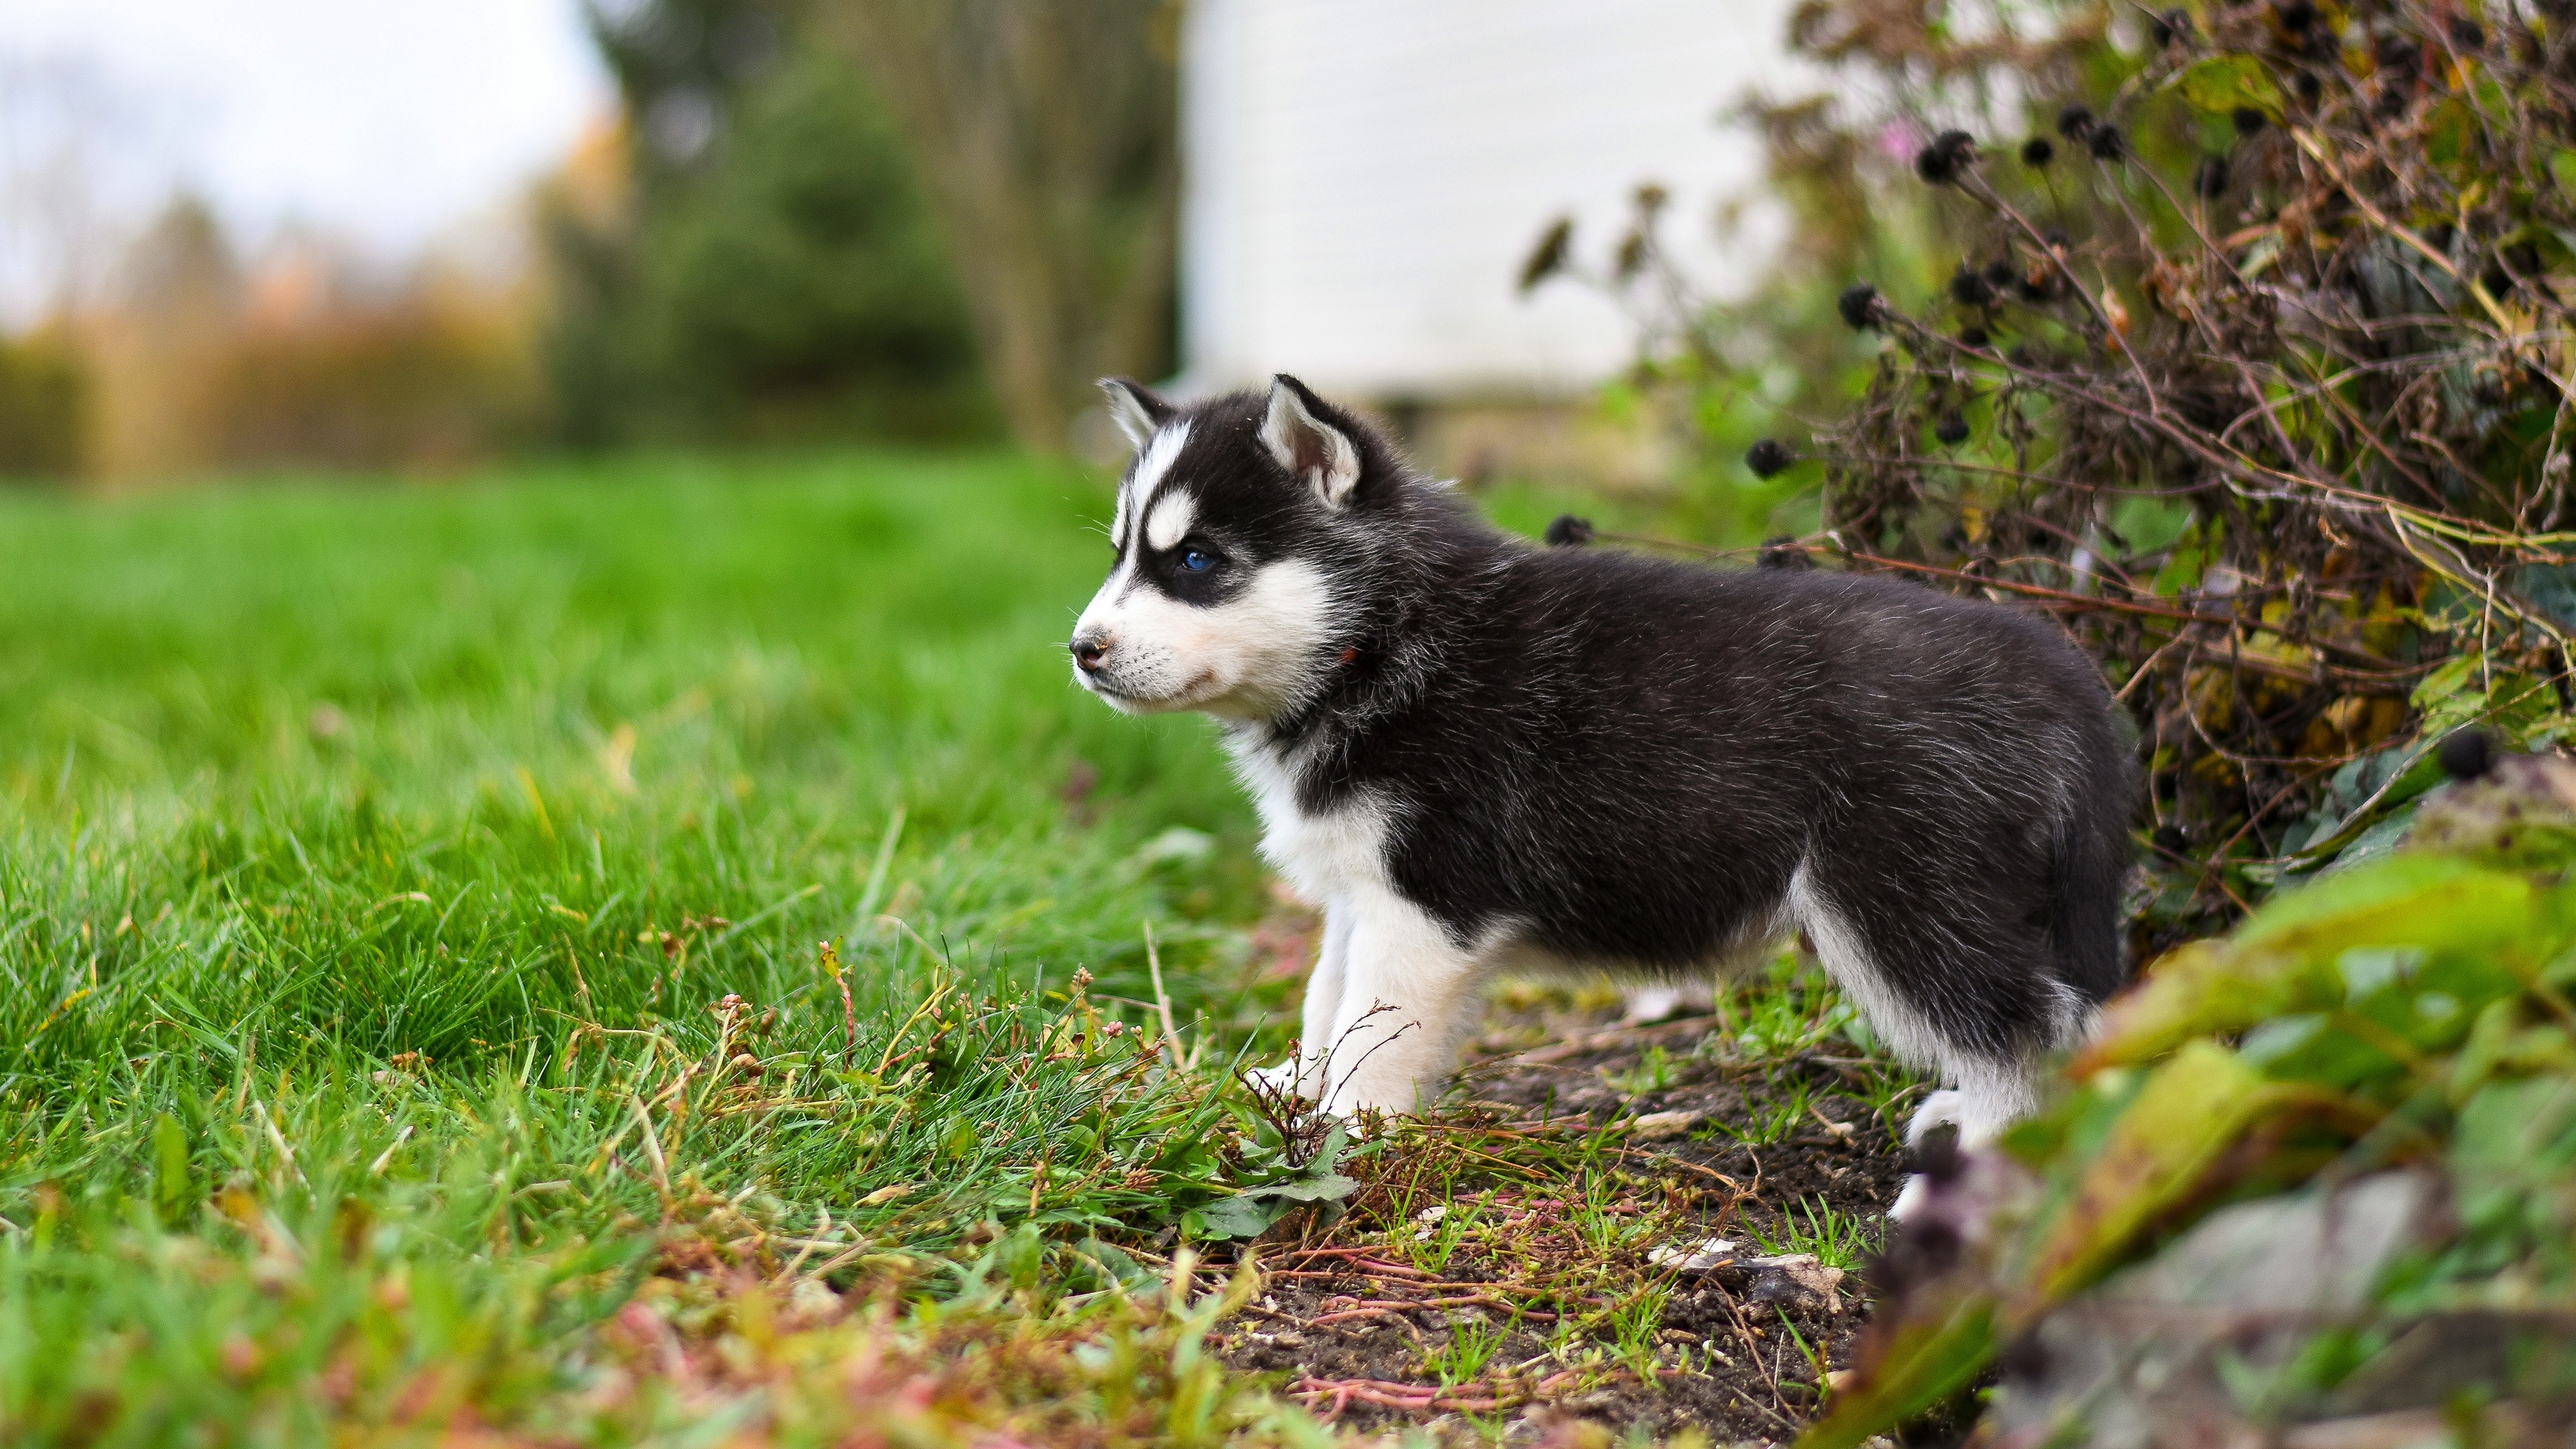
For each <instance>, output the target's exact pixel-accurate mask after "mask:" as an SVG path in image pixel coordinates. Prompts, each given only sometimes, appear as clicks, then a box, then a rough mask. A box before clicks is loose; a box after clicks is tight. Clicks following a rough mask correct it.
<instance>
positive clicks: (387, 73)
mask: <svg viewBox="0 0 2576 1449" xmlns="http://www.w3.org/2000/svg"><path fill="white" fill-rule="evenodd" d="M578 4H579V0H0V65H15V66H18V67H21V70H20V73H21V74H24V69H23V68H24V67H25V66H27V65H29V64H32V63H38V62H64V61H70V62H85V63H87V64H88V65H89V66H90V67H92V68H93V69H94V72H95V74H96V75H97V76H98V77H99V78H100V79H101V81H102V82H103V83H104V85H105V87H106V88H107V89H108V90H109V91H110V92H111V93H112V95H113V97H114V99H115V100H116V101H117V102H118V103H119V104H120V106H121V107H122V108H123V109H124V111H125V112H127V119H128V120H129V121H130V122H131V124H121V125H120V126H119V127H118V128H117V129H118V130H119V132H120V134H119V135H118V136H117V137H116V138H115V145H116V146H117V148H119V149H120V151H122V152H123V153H125V154H121V155H119V156H117V157H116V158H114V164H115V165H117V166H118V167H121V168H124V170H125V171H126V172H127V173H128V175H129V179H130V178H131V176H132V174H133V173H137V172H145V173H149V172H157V173H159V174H160V175H162V176H164V177H170V178H175V179H180V180H184V181H186V182H188V183H190V184H193V185H194V186H196V187H197V188H199V189H200V190H202V191H204V192H205V193H207V194H208V195H209V196H210V197H211V198H212V199H213V200H214V201H215V203H216V204H217V206H218V207H219V209H220V210H221V211H222V212H223V213H224V214H225V216H226V218H227V219H228V220H230V221H232V222H234V223H235V224H237V225H239V226H241V227H243V228H245V229H246V230H249V231H251V232H252V233H253V234H257V233H259V232H262V231H264V230H266V229H267V228H268V227H270V226H272V225H274V224H275V223H277V222H279V221H283V220H288V219H294V220H299V221H304V222H309V223H313V224H317V225H320V226H324V227H327V228H330V229H334V230H339V231H344V232H348V233H351V234H354V235H355V236H356V237H358V238H359V239H361V240H362V241H364V242H365V243H367V244H368V245H369V246H371V247H373V248H376V249H379V250H382V251H386V252H393V253H400V252H407V251H410V250H413V249H416V248H417V247H418V246H419V245H420V244H421V243H423V242H424V241H427V240H429V239H431V238H433V237H435V236H436V235H437V234H438V233H439V232H441V231H442V230H444V229H446V228H448V227H449V226H451V225H453V224H454V223H455V222H457V221H458V220H460V219H462V218H465V217H468V216H470V215H473V214H474V213H476V212H479V211H485V210H487V209H489V208H490V207H491V206H492V205H493V204H494V203H496V202H499V201H501V200H503V199H505V198H506V197H508V196H509V195H510V194H512V193H513V192H514V191H515V190H516V189H517V188H518V187H519V186H520V185H521V184H522V183H523V182H525V181H526V180H527V179H529V178H530V177H532V176H534V175H536V174H537V173H539V172H541V171H542V170H544V169H545V168H546V167H547V166H548V165H549V164H550V163H551V162H553V161H554V160H556V159H557V158H559V157H560V156H561V155H562V154H563V153H564V151H565V149H566V147H567V146H568V145H569V144H570V143H571V142H572V140H573V139H574V138H575V137H576V136H577V135H578V134H579V133H580V131H581V128H582V126H583V125H584V124H585V123H586V122H587V121H589V120H591V119H592V118H594V117H596V116H598V115H601V114H603V113H604V112H605V111H606V109H607V108H608V106H609V105H610V104H611V95H612V91H611V87H610V85H609V82H608V79H607V77H606V75H605V73H604V72H603V70H602V69H601V67H600V65H599V62H598V60H597V59H596V57H595V56H594V54H593V53H592V51H591V49H590V47H589V45H588V43H587V41H586V39H585V37H584V36H583V33H582V29H581V24H580V14H579V8H578ZM5 74H6V72H5V71H0V76H5ZM8 114H9V112H8V111H7V110H6V109H5V108H0V125H6V124H8V120H7V117H8ZM9 140H10V138H9V137H6V136H0V143H6V142H7V141H9ZM24 149H25V145H24V142H23V140H22V141H21V144H20V150H21V152H22V154H23V151H24ZM137 153H140V154H137ZM0 159H5V154H0Z"/></svg>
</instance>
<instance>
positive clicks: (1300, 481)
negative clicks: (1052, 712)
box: [1071, 376, 1403, 720]
mask: <svg viewBox="0 0 2576 1449" xmlns="http://www.w3.org/2000/svg"><path fill="white" fill-rule="evenodd" d="M1101 387H1102V388H1103V390H1105V391H1106V392H1107V393H1108V394H1109V407H1110V411H1111V413H1112V415H1113V416H1115V417H1116V418H1117V420H1118V425H1119V427H1120V429H1121V430H1123V431H1124V432H1125V433H1126V434H1127V437H1128V439H1129V440H1130V441H1132V442H1133V443H1135V445H1136V461H1135V462H1134V463H1133V464H1131V465H1130V466H1129V467H1128V469H1127V476H1126V477H1125V478H1124V479H1123V480H1121V481H1120V483H1119V485H1118V511H1117V516H1116V518H1115V519H1114V520H1113V521H1112V522H1111V524H1110V528H1109V537H1110V543H1111V544H1112V546H1113V547H1115V548H1116V550H1117V557H1116V560H1115V562H1114V563H1113V564H1112V566H1111V568H1110V571H1109V580H1108V582H1106V583H1104V584H1102V585H1101V586H1100V592H1099V593H1098V594H1097V595H1095V596H1094V597H1093V598H1092V600H1091V604H1090V607H1088V608H1086V609H1084V610H1083V611H1082V619H1081V622H1080V623H1078V624H1077V625H1076V626H1075V627H1074V631H1073V641H1072V646H1071V647H1072V649H1073V664H1074V669H1073V674H1074V678H1075V679H1076V680H1077V681H1079V682H1080V683H1081V685H1082V687H1083V688H1085V689H1088V690H1090V691H1091V692H1092V693H1094V694H1096V695H1099V696H1100V697H1101V698H1102V699H1105V700H1107V701H1108V702H1109V703H1110V704H1112V705H1114V706H1116V707H1117V708H1119V709H1122V710H1125V711H1127V712H1128V713H1130V714H1155V713H1160V712H1163V711H1166V710H1180V709H1197V710H1205V711H1207V712H1208V713H1210V714H1214V715H1218V716H1222V717H1224V718H1229V719H1241V720H1266V719H1271V718H1274V717H1276V716H1277V715H1278V714H1280V713H1281V712H1282V711H1284V710H1286V709H1288V708H1290V707H1291V706H1293V705H1295V704H1297V703H1298V702H1299V701H1301V700H1303V699H1305V698H1306V697H1307V696H1308V695H1310V694H1311V693H1312V692H1313V691H1314V690H1315V688H1316V687H1317V686H1318V685H1319V684H1320V683H1321V682H1322V681H1323V680H1324V678H1325V677H1326V676H1327V674H1328V673H1329V671H1330V670H1331V669H1332V668H1334V667H1335V666H1336V665H1337V664H1338V663H1339V662H1340V658H1341V652H1342V649H1343V647H1344V646H1343V645H1342V644H1341V642H1340V641H1341V637H1342V635H1343V633H1344V632H1346V630H1347V628H1348V619H1349V614H1350V609H1351V606H1352V604H1353V603H1354V602H1355V600H1354V598H1353V591H1354V590H1355V589H1356V588H1357V587H1358V581H1357V580H1356V579H1355V578H1354V577H1353V575H1352V566H1353V565H1354V564H1356V563H1357V562H1358V559H1359V557H1360V556H1361V555H1362V554H1364V553H1365V549H1364V548H1363V547H1362V546H1361V544H1360V540H1361V537H1362V532H1363V529H1362V525H1361V523H1360V515H1361V514H1362V513H1364V512H1366V511H1368V510H1369V509H1370V508H1371V506H1372V505H1373V504H1382V503H1383V502H1384V501H1385V496H1386V495H1387V494H1388V493H1390V492H1391V490H1394V489H1396V488H1398V487H1399V486H1401V484H1402V481H1403V480H1402V478H1401V476H1400V473H1401V469H1400V468H1399V467H1398V466H1397V465H1396V464H1395V463H1394V461H1393V459H1392V457H1391V456H1390V455H1389V454H1388V452H1387V450H1386V448H1385V445H1384V444H1382V443H1380V442H1379V441H1378V440H1377V438H1376V436H1375V435H1374V434H1373V433H1371V432H1370V431H1369V430H1368V428H1367V426H1366V424H1364V423H1362V422H1361V421H1360V420H1359V419H1357V418H1354V417H1352V416H1350V415H1349V414H1347V413H1344V412H1343V411H1341V410H1340V409H1338V408H1335V407H1333V406H1331V405H1330V404H1328V403H1325V402H1324V401H1323V400H1322V399H1320V398H1318V397H1316V396H1315V395H1314V394H1313V393H1312V392H1309V391H1308V390H1307V389H1306V387H1305V385H1304V384H1302V383H1300V382H1298V381H1297V380H1296V379H1295V378H1291V377H1285V376H1282V377H1280V378H1278V379H1277V380H1275V381H1274V382H1273V383H1272V384H1271V387H1270V389H1269V391H1268V392H1267V393H1261V392H1246V393H1235V394H1233V395H1231V396H1227V397H1221V398H1216V399H1213V400H1211V401H1208V402H1204V403H1199V404H1195V405H1192V406H1189V407H1175V406H1173V405H1172V404H1170V403H1167V402H1165V401H1163V400H1162V399H1161V398H1158V397H1156V396H1154V394H1152V393H1151V392H1148V391H1147V390H1145V389H1144V388H1143V387H1140V386H1138V385H1137V384H1135V383H1133V382H1129V381H1127V380H1126V379H1124V378H1113V379H1111V380H1109V381H1106V382H1104V383H1102V384H1101Z"/></svg>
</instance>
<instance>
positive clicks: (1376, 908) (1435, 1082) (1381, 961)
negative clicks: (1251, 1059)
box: [1325, 890, 1493, 1116]
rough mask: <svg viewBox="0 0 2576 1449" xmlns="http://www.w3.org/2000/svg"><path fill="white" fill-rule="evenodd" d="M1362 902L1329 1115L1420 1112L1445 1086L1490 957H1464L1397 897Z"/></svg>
mask: <svg viewBox="0 0 2576 1449" xmlns="http://www.w3.org/2000/svg"><path fill="white" fill-rule="evenodd" d="M1355 904H1356V909H1355V911H1354V913H1353V919H1352V921H1351V935H1350V945H1349V954H1348V957H1347V961H1346V965H1345V968H1344V970H1345V975H1344V977H1343V981H1342V1000H1341V1013H1340V1016H1339V1017H1338V1018H1337V1019H1336V1020H1335V1022H1334V1025H1333V1036H1332V1041H1331V1045H1330V1046H1329V1048H1328V1050H1329V1052H1330V1054H1331V1064H1330V1069H1329V1072H1328V1079H1327V1086H1328V1087H1329V1092H1328V1094H1327V1095H1326V1097H1325V1107H1326V1108H1327V1109H1328V1110H1330V1111H1332V1112H1334V1113H1336V1114H1338V1115H1341V1116H1348V1115H1350V1114H1351V1113H1352V1112H1354V1111H1357V1110H1358V1109H1360V1108H1362V1107H1374V1108H1376V1109H1378V1110H1379V1111H1383V1112H1419V1111H1421V1110H1422V1109H1423V1108H1425V1107H1428V1106H1429V1105H1430V1104H1431V1103H1432V1102H1433V1101H1435V1100H1437V1099H1438V1097H1439V1096H1440V1092H1441V1089H1442V1088H1443V1087H1444V1086H1446V1085H1447V1081H1448V1076H1449V1069H1450V1067H1451V1065H1452V1064H1453V1063H1454V1062H1455V1061H1456V1060H1457V1053H1458V1043H1459V1041H1460V1040H1461V1039H1462V1038H1463V1037H1464V1036H1465V1035H1466V1033H1467V1031H1468V1030H1469V1029H1470V1028H1471V1027H1473V1025H1474V1024H1475V1011H1474V1007H1475V999H1476V989H1477V988H1478V987H1479V986H1481V985H1483V984H1484V978H1485V974H1486V966H1487V964H1488V960H1489V959H1490V957H1491V955H1492V954H1493V953H1492V952H1490V951H1485V950H1475V949H1467V950H1462V949H1460V948H1459V946H1458V944H1457V943H1456V942H1454V941H1452V940H1450V939H1449V934H1448V932H1446V931H1444V930H1442V929H1441V927H1440V923H1439V922H1437V921H1435V920H1433V919H1432V918H1431V917H1430V916H1429V915H1427V914H1425V913H1424V912H1423V911H1422V910H1420V909H1419V908H1418V907H1416V906H1414V905H1413V904H1412V903H1411V902H1409V901H1406V900H1404V899H1403V898H1402V897H1400V896H1398V895H1396V894H1395V893H1394V892H1392V891H1386V890H1379V891H1372V892H1369V893H1368V894H1366V895H1363V896H1361V897H1360V898H1359V899H1358V900H1357V901H1356V903H1355ZM1381 1006H1383V1007H1388V1008H1392V1009H1391V1010H1379V1009H1378V1008H1380V1007H1381Z"/></svg>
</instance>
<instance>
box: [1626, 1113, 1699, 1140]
mask: <svg viewBox="0 0 2576 1449" xmlns="http://www.w3.org/2000/svg"><path fill="white" fill-rule="evenodd" d="M1707 1117H1708V1114H1707V1113H1705V1112H1700V1111H1695V1110H1691V1109H1687V1108H1685V1109H1682V1110H1679V1111H1672V1112H1649V1113H1647V1114H1646V1115H1644V1116H1642V1117H1639V1118H1637V1119H1635V1120H1634V1121H1632V1122H1630V1123H1629V1124H1628V1135H1629V1136H1631V1137H1634V1138H1636V1139H1637V1140H1638V1141H1640V1142H1661V1141H1664V1140H1665V1139H1667V1138H1672V1137H1679V1136H1682V1135H1683V1134H1685V1133H1687V1132H1689V1131H1690V1130H1691V1129H1692V1128H1693V1127H1696V1126H1698V1125H1699V1124H1700V1123H1701V1122H1703V1121H1705V1120H1707Z"/></svg>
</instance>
